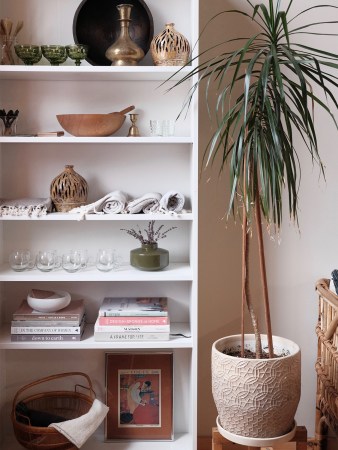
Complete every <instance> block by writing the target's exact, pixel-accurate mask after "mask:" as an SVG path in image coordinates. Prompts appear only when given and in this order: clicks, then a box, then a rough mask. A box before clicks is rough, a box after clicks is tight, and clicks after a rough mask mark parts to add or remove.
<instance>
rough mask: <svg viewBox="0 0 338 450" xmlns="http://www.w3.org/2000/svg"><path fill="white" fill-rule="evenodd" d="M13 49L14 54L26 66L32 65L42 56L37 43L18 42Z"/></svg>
mask: <svg viewBox="0 0 338 450" xmlns="http://www.w3.org/2000/svg"><path fill="white" fill-rule="evenodd" d="M14 50H15V53H16V55H17V56H18V57H19V58H20V59H21V61H22V62H23V63H24V64H25V65H27V66H32V65H33V64H36V63H38V62H39V61H40V60H41V58H42V53H41V48H40V46H39V45H24V44H18V45H15V46H14Z"/></svg>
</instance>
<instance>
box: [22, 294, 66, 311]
mask: <svg viewBox="0 0 338 450" xmlns="http://www.w3.org/2000/svg"><path fill="white" fill-rule="evenodd" d="M31 294H32V293H31V292H30V293H29V294H28V295H27V303H28V304H29V306H30V307H31V308H32V309H34V310H35V311H41V312H48V313H49V312H55V311H59V309H63V308H65V307H66V306H68V305H69V303H70V300H71V297H70V294H69V293H68V292H66V291H55V292H54V294H53V295H51V296H49V297H47V298H36V297H32V296H31Z"/></svg>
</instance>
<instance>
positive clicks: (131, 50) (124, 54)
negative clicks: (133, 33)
mask: <svg viewBox="0 0 338 450" xmlns="http://www.w3.org/2000/svg"><path fill="white" fill-rule="evenodd" d="M132 7H133V5H129V4H122V5H117V9H118V10H119V14H120V18H119V22H120V26H121V30H120V35H119V37H118V39H117V41H116V42H114V44H112V45H111V46H110V47H108V49H107V51H106V58H108V59H109V60H110V61H112V63H111V65H112V66H136V65H137V63H138V62H139V61H140V60H141V59H142V58H143V57H144V51H143V50H142V48H141V47H139V46H138V45H137V44H135V42H134V41H132V40H131V38H130V35H129V25H130V22H131V19H130V14H131V9H132Z"/></svg>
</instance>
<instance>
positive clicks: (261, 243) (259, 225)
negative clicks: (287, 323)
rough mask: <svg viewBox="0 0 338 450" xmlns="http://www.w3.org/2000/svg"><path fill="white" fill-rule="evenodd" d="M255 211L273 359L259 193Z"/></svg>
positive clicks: (266, 316)
mask: <svg viewBox="0 0 338 450" xmlns="http://www.w3.org/2000/svg"><path fill="white" fill-rule="evenodd" d="M255 210H256V228H257V237H258V249H259V264H260V269H261V279H262V287H263V300H264V311H265V323H266V329H267V333H266V334H267V337H268V348H269V357H270V358H273V343H272V328H271V317H270V304H269V292H268V283H267V276H266V265H265V255H264V243H263V233H262V219H261V208H260V205H259V193H258V192H257V195H256V202H255Z"/></svg>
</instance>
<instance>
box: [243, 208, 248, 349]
mask: <svg viewBox="0 0 338 450" xmlns="http://www.w3.org/2000/svg"><path fill="white" fill-rule="evenodd" d="M247 225H248V221H247V214H246V207H245V203H244V204H243V219H242V227H243V230H242V314H241V316H242V320H241V357H242V358H244V334H245V327H244V314H245V306H246V302H247V301H246V295H247V267H248V259H249V258H248V255H249V248H248V231H247Z"/></svg>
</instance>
